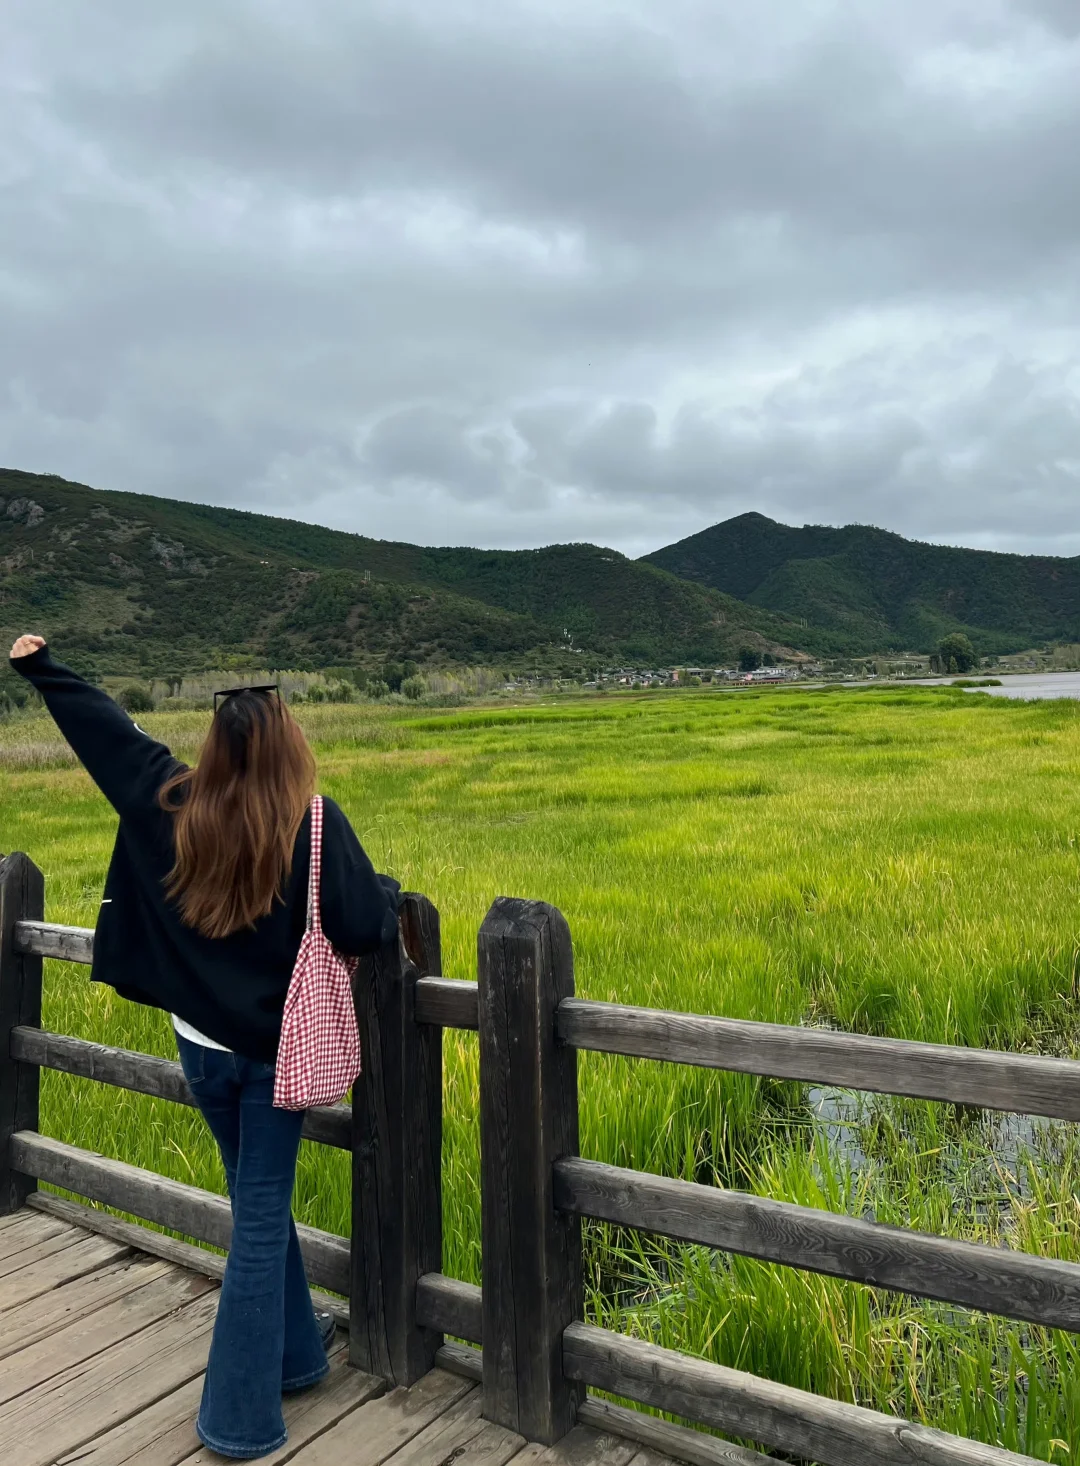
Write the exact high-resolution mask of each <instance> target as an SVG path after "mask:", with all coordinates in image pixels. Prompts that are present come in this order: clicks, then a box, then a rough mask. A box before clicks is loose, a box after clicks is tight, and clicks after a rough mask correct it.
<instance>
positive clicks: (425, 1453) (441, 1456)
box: [394, 1389, 524, 1466]
mask: <svg viewBox="0 0 1080 1466" xmlns="http://www.w3.org/2000/svg"><path fill="white" fill-rule="evenodd" d="M482 1403H483V1400H482V1397H481V1393H480V1391H479V1390H475V1389H474V1390H469V1391H468V1393H467V1394H465V1395H462V1397H461V1399H460V1400H455V1402H454V1403H453V1404H452V1405H451V1406H450V1407H449V1408H448V1409H446V1410H444V1411H443V1412H442V1413H441V1414H440V1415H439V1416H438V1417H437V1418H436V1419H435V1420H433V1421H432V1422H431V1423H430V1425H425V1426H424V1429H423V1430H421V1431H419V1432H418V1433H417V1434H416V1435H414V1436H413V1438H412V1439H411V1440H409V1441H406V1443H405V1444H404V1445H403V1446H401V1447H400V1449H399V1450H397V1451H395V1452H394V1466H440V1463H441V1462H443V1461H445V1460H447V1458H448V1457H451V1456H453V1457H454V1459H455V1461H456V1459H457V1453H458V1451H459V1450H461V1449H462V1448H463V1447H464V1446H465V1445H466V1444H467V1443H468V1442H469V1441H470V1440H472V1438H473V1436H475V1435H478V1434H479V1432H480V1431H481V1430H482V1429H483V1426H484V1421H483V1417H482V1416H481V1413H480V1407H481V1405H482ZM518 1444H519V1446H521V1445H524V1442H523V1441H522V1440H521V1438H520V1437H518Z"/></svg>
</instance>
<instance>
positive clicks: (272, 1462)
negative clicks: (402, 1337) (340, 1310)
mask: <svg viewBox="0 0 1080 1466" xmlns="http://www.w3.org/2000/svg"><path fill="white" fill-rule="evenodd" d="M385 1389H386V1385H385V1384H384V1382H383V1381H382V1380H381V1379H376V1378H375V1376H374V1375H370V1374H363V1373H362V1372H361V1371H360V1370H358V1369H350V1368H349V1364H348V1351H347V1349H346V1348H345V1347H344V1345H343V1347H342V1349H341V1350H340V1351H339V1352H338V1353H336V1354H334V1355H332V1356H331V1360H330V1373H329V1374H328V1375H327V1376H326V1378H325V1379H324V1380H323V1381H322V1382H321V1383H320V1384H319V1385H317V1386H316V1387H315V1389H313V1390H305V1391H304V1392H303V1393H302V1394H297V1395H289V1396H288V1397H287V1398H286V1399H285V1400H283V1401H282V1414H283V1415H284V1416H285V1428H286V1430H287V1431H288V1432H289V1439H288V1440H287V1441H286V1442H285V1444H284V1445H283V1446H280V1447H279V1448H278V1449H277V1450H276V1451H271V1452H270V1453H269V1455H266V1456H260V1457H259V1461H260V1463H262V1466H283V1463H284V1462H286V1461H294V1460H296V1459H297V1457H298V1456H299V1454H300V1452H301V1451H302V1450H303V1449H304V1447H305V1446H306V1445H308V1444H310V1442H312V1441H315V1440H318V1438H319V1437H320V1436H321V1435H323V1434H324V1432H325V1431H327V1430H330V1429H332V1428H333V1427H334V1426H335V1425H337V1424H338V1423H339V1421H342V1420H344V1419H345V1417H346V1416H348V1415H351V1414H353V1412H354V1411H357V1410H360V1409H362V1408H363V1406H365V1405H366V1404H367V1403H368V1402H369V1401H370V1400H376V1399H378V1398H379V1397H380V1396H381V1395H382V1394H383V1393H384V1391H385ZM192 1434H194V1432H192ZM179 1460H180V1461H182V1463H183V1466H212V1463H213V1466H220V1463H221V1460H222V1458H221V1456H219V1455H218V1454H217V1452H216V1451H211V1450H209V1449H208V1448H207V1447H206V1446H199V1448H198V1449H197V1450H196V1451H195V1452H194V1453H193V1454H190V1455H187V1454H185V1455H184V1456H183V1457H181V1458H179ZM133 1466H136V1463H133ZM137 1466H168V1463H167V1462H166V1461H165V1460H162V1459H161V1458H160V1455H159V1453H158V1452H157V1451H154V1452H151V1453H148V1455H147V1457H146V1458H144V1457H143V1456H142V1455H140V1456H139V1458H138V1462H137ZM341 1466H351V1463H346V1462H342V1463H341Z"/></svg>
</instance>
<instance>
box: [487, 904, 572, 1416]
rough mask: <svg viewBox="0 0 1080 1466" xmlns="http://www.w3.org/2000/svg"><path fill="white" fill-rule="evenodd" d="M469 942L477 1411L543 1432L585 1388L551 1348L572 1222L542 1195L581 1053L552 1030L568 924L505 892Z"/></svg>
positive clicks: (567, 1146)
mask: <svg viewBox="0 0 1080 1466" xmlns="http://www.w3.org/2000/svg"><path fill="white" fill-rule="evenodd" d="M477 952H478V969H479V978H480V982H479V1019H480V1155H481V1171H482V1183H481V1193H482V1194H481V1222H482V1234H483V1237H482V1240H483V1254H484V1294H483V1335H484V1339H485V1341H486V1344H487V1347H486V1348H485V1350H484V1414H485V1415H486V1416H487V1418H488V1419H489V1420H494V1421H495V1422H496V1423H497V1424H499V1425H504V1426H506V1427H507V1429H509V1430H515V1431H518V1432H519V1433H520V1434H521V1435H523V1436H525V1437H526V1439H528V1440H531V1441H539V1442H541V1443H543V1444H545V1445H549V1444H551V1443H552V1442H554V1441H557V1440H559V1439H560V1438H561V1437H562V1436H564V1435H565V1434H566V1432H567V1431H568V1430H569V1429H570V1428H571V1427H572V1425H573V1423H574V1411H575V1408H576V1406H577V1405H578V1403H579V1401H580V1399H581V1398H582V1394H581V1391H580V1390H579V1389H578V1388H577V1387H576V1386H575V1385H574V1384H573V1383H571V1381H569V1380H567V1379H566V1378H565V1377H564V1375H563V1371H562V1351H561V1347H560V1343H561V1339H562V1331H563V1329H564V1328H565V1327H566V1325H567V1324H568V1323H570V1322H572V1321H573V1320H574V1319H577V1318H580V1317H581V1315H582V1308H583V1300H582V1274H581V1227H580V1224H579V1223H578V1220H577V1218H576V1217H572V1216H570V1215H568V1214H566V1213H559V1212H557V1211H556V1209H555V1205H554V1199H553V1195H552V1165H553V1163H554V1161H555V1160H556V1159H557V1157H559V1156H562V1155H576V1154H577V1152H578V1095H577V1055H576V1053H575V1051H574V1050H573V1049H572V1048H570V1047H567V1046H564V1045H560V1044H557V1043H556V1041H555V1010H556V1008H557V1006H558V1004H559V1003H560V1001H562V1000H563V999H565V998H567V997H570V996H572V995H573V991H574V957H573V949H572V947H571V942H570V929H569V927H568V926H567V924H566V921H565V919H564V917H563V916H562V913H561V912H559V911H557V910H556V909H555V907H554V906H548V905H547V904H545V903H544V902H541V901H521V900H517V899H514V898H511V897H506V896H501V897H499V898H498V899H497V900H496V901H495V902H494V903H493V905H492V907H491V909H490V910H489V911H488V914H487V916H486V917H485V918H484V922H483V925H482V926H481V928H480V933H479V937H478V939H477Z"/></svg>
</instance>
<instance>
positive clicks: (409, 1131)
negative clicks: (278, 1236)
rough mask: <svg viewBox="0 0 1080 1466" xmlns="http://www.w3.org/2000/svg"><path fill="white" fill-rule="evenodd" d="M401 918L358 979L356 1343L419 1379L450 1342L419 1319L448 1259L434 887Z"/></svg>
mask: <svg viewBox="0 0 1080 1466" xmlns="http://www.w3.org/2000/svg"><path fill="white" fill-rule="evenodd" d="M401 926H402V932H403V935H402V937H401V938H400V939H397V940H395V941H394V942H393V943H391V944H389V945H388V946H386V947H384V948H383V949H382V950H381V951H380V952H377V953H375V954H373V955H372V956H370V957H367V958H364V959H363V960H362V961H361V963H360V965H359V967H358V969H357V977H356V983H355V986H354V993H355V1000H356V1006H357V1021H358V1023H359V1026H360V1039H361V1045H362V1049H363V1054H364V1069H363V1072H362V1074H361V1075H360V1078H359V1079H358V1080H357V1082H356V1084H355V1085H354V1086H353V1131H352V1141H353V1182H352V1271H351V1282H350V1288H349V1297H350V1299H351V1308H350V1317H351V1321H352V1322H351V1337H350V1349H351V1358H352V1362H353V1363H354V1364H355V1365H356V1366H357V1367H358V1368H360V1369H364V1370H367V1371H368V1372H370V1373H371V1374H377V1375H380V1376H381V1377H383V1378H384V1379H386V1380H389V1381H390V1382H392V1383H396V1384H411V1383H412V1382H413V1381H414V1380H417V1379H419V1378H420V1377H421V1376H422V1375H424V1374H426V1373H427V1371H428V1370H429V1369H430V1368H431V1366H432V1363H433V1362H434V1358H435V1351H436V1350H437V1349H438V1347H439V1344H440V1343H441V1342H442V1339H441V1337H440V1335H439V1334H437V1333H436V1332H434V1331H433V1330H431V1329H428V1328H425V1327H424V1326H423V1325H422V1324H420V1323H419V1322H418V1320H417V1317H416V1282H417V1279H418V1278H419V1277H420V1276H421V1275H422V1274H424V1273H429V1272H438V1271H439V1269H440V1267H441V1266H442V1197H441V1169H442V1033H441V1031H440V1030H439V1029H437V1028H430V1027H425V1026H424V1025H421V1024H418V1023H417V1022H416V1014H415V994H416V986H417V982H418V980H419V976H420V972H421V971H435V972H438V971H439V970H440V967H441V962H442V958H441V953H440V949H439V916H438V912H437V911H436V910H435V908H434V907H433V906H432V905H431V902H430V901H428V900H427V899H426V898H425V897H423V896H417V895H411V894H410V895H407V896H406V897H405V898H404V900H403V903H402V907H401ZM406 935H407V937H408V941H409V943H410V944H411V948H412V951H413V952H414V954H415V956H416V958H417V959H418V962H419V965H418V964H417V962H415V961H413V960H412V959H411V958H410V957H409V956H408V955H407V953H406V950H405V936H406Z"/></svg>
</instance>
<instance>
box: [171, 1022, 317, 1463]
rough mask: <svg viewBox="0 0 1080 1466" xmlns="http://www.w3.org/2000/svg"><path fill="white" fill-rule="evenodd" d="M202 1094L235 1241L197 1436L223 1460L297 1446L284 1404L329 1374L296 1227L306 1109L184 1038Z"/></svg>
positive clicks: (190, 1076) (185, 1061) (263, 1071)
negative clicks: (288, 1106)
mask: <svg viewBox="0 0 1080 1466" xmlns="http://www.w3.org/2000/svg"><path fill="white" fill-rule="evenodd" d="M176 1045H177V1048H178V1049H179V1051H180V1062H181V1064H182V1065H183V1068H184V1073H185V1074H186V1075H187V1080H188V1083H189V1085H190V1086H191V1092H192V1094H193V1095H194V1096H195V1099H196V1101H197V1102H198V1106H199V1109H200V1110H201V1111H202V1113H203V1115H204V1116H205V1117H206V1123H207V1124H208V1125H209V1126H210V1129H211V1130H212V1131H213V1134H214V1139H215V1140H216V1141H217V1143H218V1147H219V1148H220V1150H221V1159H222V1161H223V1162H224V1165H225V1176H226V1179H227V1180H228V1183H229V1200H230V1202H231V1204H232V1215H233V1233H232V1245H231V1247H230V1249H229V1258H228V1262H227V1263H226V1266H225V1277H224V1280H223V1282H222V1285H221V1297H220V1299H219V1300H218V1310H217V1318H216V1320H215V1322H214V1335H213V1339H212V1340H211V1344H210V1358H209V1360H208V1362H207V1366H206V1379H205V1381H204V1383H203V1393H202V1402H201V1404H200V1407H199V1417H198V1420H197V1422H196V1427H195V1428H196V1430H197V1432H198V1436H199V1439H200V1440H201V1441H202V1442H203V1444H204V1445H206V1446H209V1447H210V1449H211V1450H213V1451H218V1452H219V1453H220V1454H221V1455H223V1456H242V1457H252V1456H263V1455H266V1454H267V1453H268V1452H269V1451H274V1450H276V1449H277V1448H278V1447H279V1446H281V1445H283V1444H284V1442H285V1440H286V1439H287V1434H288V1433H287V1431H286V1429H285V1421H284V1418H283V1417H282V1413H281V1397H282V1394H288V1393H289V1392H290V1391H292V1390H300V1389H304V1388H305V1387H306V1386H308V1385H313V1384H315V1383H316V1381H318V1380H320V1379H322V1378H323V1376H324V1375H326V1374H327V1373H328V1371H329V1368H330V1365H329V1362H328V1361H327V1357H326V1350H325V1347H324V1345H323V1342H322V1338H321V1336H320V1333H319V1326H318V1324H317V1322H316V1320H315V1310H314V1308H313V1307H312V1302H311V1293H310V1291H309V1290H308V1284H307V1279H306V1277H305V1275H304V1264H303V1260H302V1258H301V1256H300V1243H299V1241H298V1240H297V1236H296V1226H295V1223H294V1222H293V1218H292V1193H293V1185H294V1182H295V1180H296V1157H297V1153H298V1151H299V1149H300V1130H301V1127H302V1126H303V1123H304V1113H303V1111H301V1110H279V1109H275V1108H274V1105H273V1096H274V1068H273V1065H271V1064H262V1063H258V1062H257V1061H256V1060H254V1059H245V1058H244V1057H243V1055H241V1054H234V1053H229V1052H226V1051H224V1050H221V1049H211V1048H207V1047H205V1046H204V1045H203V1044H196V1043H191V1042H189V1041H188V1040H187V1039H185V1038H183V1037H181V1035H180V1034H177V1036H176Z"/></svg>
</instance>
